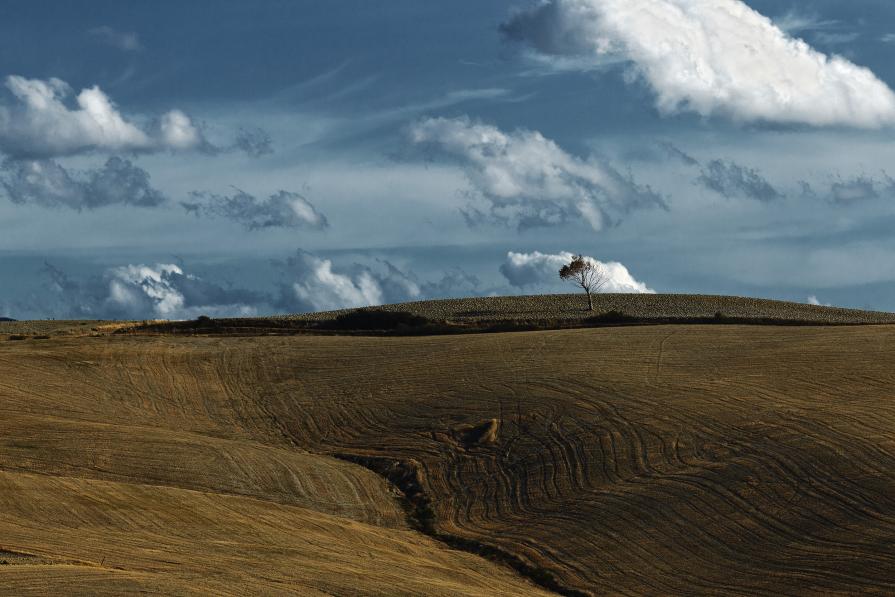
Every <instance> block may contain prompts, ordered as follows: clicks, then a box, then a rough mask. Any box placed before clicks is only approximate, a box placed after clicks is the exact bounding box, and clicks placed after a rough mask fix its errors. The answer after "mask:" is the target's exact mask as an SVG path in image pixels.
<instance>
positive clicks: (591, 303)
mask: <svg viewBox="0 0 895 597" xmlns="http://www.w3.org/2000/svg"><path fill="white" fill-rule="evenodd" d="M585 292H587V291H586V290H585ZM587 309H588V311H593V310H594V299H593V297H591V295H590V292H587Z"/></svg>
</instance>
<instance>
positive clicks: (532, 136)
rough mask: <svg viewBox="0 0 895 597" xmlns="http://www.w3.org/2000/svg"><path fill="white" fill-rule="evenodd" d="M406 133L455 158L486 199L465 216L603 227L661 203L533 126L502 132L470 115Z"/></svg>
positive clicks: (432, 120) (657, 197) (434, 121)
mask: <svg viewBox="0 0 895 597" xmlns="http://www.w3.org/2000/svg"><path fill="white" fill-rule="evenodd" d="M409 135H410V139H411V140H412V142H413V143H415V144H417V145H424V146H428V147H429V148H432V149H435V150H437V151H439V152H442V153H444V154H447V155H449V156H451V157H452V158H453V159H455V160H456V161H457V163H458V164H459V166H460V167H461V168H462V169H463V171H464V172H465V174H466V177H467V178H468V180H469V182H470V184H471V185H472V188H473V189H474V190H475V192H476V193H478V194H479V195H480V196H481V197H482V198H483V199H484V200H485V205H484V207H483V208H479V207H476V206H470V208H468V209H467V210H466V211H465V213H464V215H465V216H466V217H467V220H468V221H469V222H470V223H473V222H477V221H480V220H483V219H486V220H491V221H495V222H499V223H503V224H508V225H515V226H518V227H519V228H528V227H535V226H554V225H559V224H564V223H567V222H570V221H576V220H583V221H584V222H586V223H587V224H589V225H590V226H591V227H592V228H593V229H594V230H601V229H602V228H604V227H605V226H607V225H608V224H611V223H613V222H614V221H615V220H616V219H618V218H619V217H620V216H621V215H622V214H625V213H628V212H629V211H631V210H633V209H638V208H645V207H656V206H659V207H664V206H665V200H664V198H663V197H661V196H660V195H658V194H657V193H655V192H654V191H653V190H652V189H651V188H649V187H647V186H641V185H638V184H637V183H636V182H634V180H633V179H632V177H631V176H630V175H625V174H621V173H619V172H618V171H616V170H615V169H614V168H612V167H611V166H610V165H608V164H607V163H603V162H600V161H598V160H597V159H595V158H588V159H582V158H578V157H576V156H573V155H571V154H569V153H567V152H565V151H564V150H563V149H562V148H560V147H559V146H558V145H557V144H556V143H555V142H553V141H551V140H550V139H547V138H545V137H544V136H543V135H541V133H539V132H537V131H528V130H524V129H521V130H517V131H514V132H511V133H506V132H503V131H501V130H500V129H498V128H496V127H494V126H491V125H487V124H482V123H478V122H474V121H472V120H470V119H469V118H468V117H461V118H454V119H446V118H428V119H425V120H421V121H419V122H417V123H415V124H414V125H413V126H412V127H411V128H410V131H409Z"/></svg>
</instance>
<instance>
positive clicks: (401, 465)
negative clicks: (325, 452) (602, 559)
mask: <svg viewBox="0 0 895 597" xmlns="http://www.w3.org/2000/svg"><path fill="white" fill-rule="evenodd" d="M329 455H330V456H332V457H334V458H338V459H340V460H344V461H346V462H351V463H353V464H358V465H360V466H363V467H364V468H367V469H369V470H371V471H373V472H374V473H376V474H378V475H380V476H382V477H385V479H386V480H388V481H389V482H390V483H391V484H392V485H394V486H395V487H397V488H398V489H399V490H400V491H401V496H402V497H401V500H400V501H401V505H402V507H403V508H404V512H405V513H406V515H407V520H408V522H409V523H410V526H411V527H412V528H413V529H415V530H417V531H419V532H421V533H423V534H425V535H428V536H429V537H432V538H433V539H435V540H437V541H440V542H442V543H444V544H445V545H447V546H448V547H452V548H453V549H457V550H460V551H465V552H469V553H473V554H476V555H478V556H481V557H483V558H486V559H488V560H490V561H492V562H496V563H499V564H503V565H505V566H509V567H510V568H512V569H513V570H515V571H516V573H518V574H519V575H521V576H523V577H525V578H527V579H528V580H530V581H531V582H533V583H534V584H536V585H538V586H539V587H541V588H544V589H547V590H548V591H553V592H554V593H556V594H558V595H563V596H564V597H590V594H589V593H585V592H583V591H579V590H577V589H572V588H569V587H566V586H565V585H563V584H562V583H560V582H559V580H557V578H556V576H555V575H554V574H553V573H552V572H550V571H549V570H547V569H545V568H540V567H536V566H532V565H531V564H528V563H527V562H525V561H524V560H522V559H521V558H520V557H518V556H516V555H514V554H512V553H510V552H508V551H504V550H503V549H500V548H499V547H495V546H493V545H489V544H487V543H482V542H481V541H476V540H474V539H466V538H464V537H458V536H456V535H451V534H450V533H444V532H442V531H439V530H438V527H437V526H436V524H435V523H436V516H435V510H434V509H433V508H432V500H431V498H430V497H429V496H428V495H427V494H426V491H425V489H424V488H423V484H422V482H421V480H420V471H419V467H418V466H417V465H416V464H415V463H414V462H410V461H403V460H398V459H394V458H387V457H384V456H360V455H357V454H346V453H333V454H329Z"/></svg>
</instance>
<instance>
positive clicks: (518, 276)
mask: <svg viewBox="0 0 895 597" xmlns="http://www.w3.org/2000/svg"><path fill="white" fill-rule="evenodd" d="M574 257H575V256H574V255H573V254H572V253H568V252H562V253H556V254H549V253H540V252H538V251H535V252H533V253H514V252H509V253H507V258H506V261H504V263H503V264H502V265H501V266H500V273H502V274H503V276H504V277H505V278H506V279H507V281H508V282H509V283H510V284H511V285H513V286H515V287H517V288H526V287H541V288H544V287H557V286H559V284H560V280H559V270H560V268H561V267H562V266H564V265H567V264H568V263H569V262H570V261H571V260H572V259H573V258H574ZM586 259H588V260H589V261H591V262H592V263H595V264H597V265H598V266H599V267H600V269H602V270H603V272H604V273H605V274H606V285H605V286H604V287H603V288H602V292H618V293H631V294H654V293H655V291H654V290H652V289H651V288H649V287H647V285H646V284H644V283H643V282H639V281H637V280H635V279H634V276H632V275H631V272H629V271H628V268H626V267H625V266H624V265H622V264H621V263H619V262H617V261H609V262H605V263H604V262H602V261H597V260H596V259H594V258H593V257H586Z"/></svg>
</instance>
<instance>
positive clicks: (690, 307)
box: [269, 294, 895, 324]
mask: <svg viewBox="0 0 895 597" xmlns="http://www.w3.org/2000/svg"><path fill="white" fill-rule="evenodd" d="M358 310H360V311H363V310H382V311H390V312H402V313H411V314H413V315H420V316H423V317H425V318H427V319H429V320H431V321H447V322H451V323H476V322H487V321H531V320H566V321H574V320H584V319H587V318H590V317H593V316H594V315H599V314H603V313H609V312H616V313H622V314H624V315H626V316H628V317H631V318H634V319H638V320H645V321H648V320H695V319H711V318H715V317H717V315H718V314H720V315H721V316H722V317H723V318H726V319H742V320H762V321H765V320H767V321H780V322H784V321H792V322H803V323H818V324H867V323H895V313H886V312H882V311H863V310H858V309H844V308H839V307H824V306H817V305H808V304H803V303H791V302H785V301H775V300H769V299H756V298H746V297H734V296H712V295H695V294H693V295H690V294H599V295H595V296H594V311H593V312H591V311H588V310H587V298H586V297H585V296H584V295H583V294H554V295H532V296H497V297H479V298H462V299H444V300H433V301H418V302H409V303H400V304H394V305H383V306H380V307H364V308H363V309H342V310H338V311H324V312H318V313H306V314H300V315H280V316H274V317H271V318H269V319H288V320H298V321H309V322H313V321H328V320H332V319H335V318H337V317H338V316H340V315H343V314H345V313H349V312H351V311H358Z"/></svg>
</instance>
